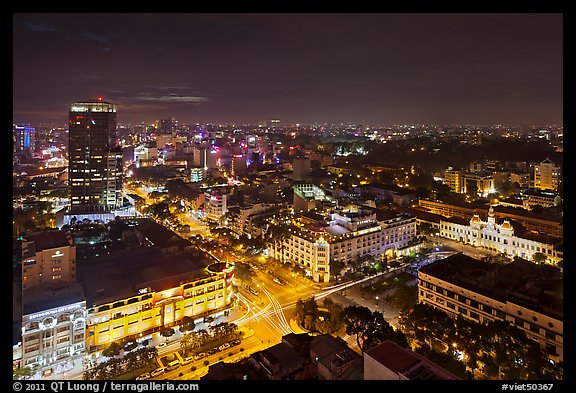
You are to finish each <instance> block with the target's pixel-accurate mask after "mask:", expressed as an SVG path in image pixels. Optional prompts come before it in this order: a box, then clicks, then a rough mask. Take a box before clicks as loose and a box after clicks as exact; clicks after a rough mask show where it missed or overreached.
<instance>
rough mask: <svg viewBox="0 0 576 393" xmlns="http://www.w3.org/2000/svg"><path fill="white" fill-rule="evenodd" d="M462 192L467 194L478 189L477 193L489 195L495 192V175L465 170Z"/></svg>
mask: <svg viewBox="0 0 576 393" xmlns="http://www.w3.org/2000/svg"><path fill="white" fill-rule="evenodd" d="M461 190H462V191H461V192H462V193H463V194H467V193H469V192H473V191H476V192H475V194H478V195H482V196H484V197H485V196H487V195H488V194H491V193H494V192H495V189H494V177H493V176H492V175H484V174H478V173H470V172H464V173H463V174H462V183H461Z"/></svg>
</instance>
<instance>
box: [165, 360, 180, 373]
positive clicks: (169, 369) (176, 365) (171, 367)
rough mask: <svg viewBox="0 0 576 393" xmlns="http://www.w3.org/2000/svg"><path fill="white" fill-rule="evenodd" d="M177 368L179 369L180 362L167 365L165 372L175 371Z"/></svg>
mask: <svg viewBox="0 0 576 393" xmlns="http://www.w3.org/2000/svg"><path fill="white" fill-rule="evenodd" d="M178 367H180V362H178V363H176V364H171V365H169V366H168V367H166V371H172V370H176V369H177V368H178Z"/></svg>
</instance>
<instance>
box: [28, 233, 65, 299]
mask: <svg viewBox="0 0 576 393" xmlns="http://www.w3.org/2000/svg"><path fill="white" fill-rule="evenodd" d="M75 279H76V246H74V245H72V239H70V238H69V236H68V234H67V233H66V232H62V231H59V230H52V231H42V232H38V233H35V234H31V235H29V236H27V237H26V239H24V240H23V241H22V289H23V291H24V295H25V294H26V291H27V290H28V289H30V288H33V287H36V286H42V287H54V286H57V287H59V286H62V285H65V284H66V283H70V282H73V281H75Z"/></svg>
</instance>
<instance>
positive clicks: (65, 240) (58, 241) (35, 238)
mask: <svg viewBox="0 0 576 393" xmlns="http://www.w3.org/2000/svg"><path fill="white" fill-rule="evenodd" d="M27 240H28V241H29V242H34V247H35V248H36V252H40V251H43V250H49V249H52V248H58V247H66V246H69V245H70V238H69V236H68V233H67V232H65V231H60V230H49V231H41V232H36V233H33V234H31V235H28V236H27Z"/></svg>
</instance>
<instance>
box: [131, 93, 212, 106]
mask: <svg viewBox="0 0 576 393" xmlns="http://www.w3.org/2000/svg"><path fill="white" fill-rule="evenodd" d="M138 99H139V100H145V101H158V102H169V103H186V104H201V103H203V102H209V101H210V99H209V98H207V97H199V96H176V95H167V96H156V97H154V96H148V97H139V98H138Z"/></svg>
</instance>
